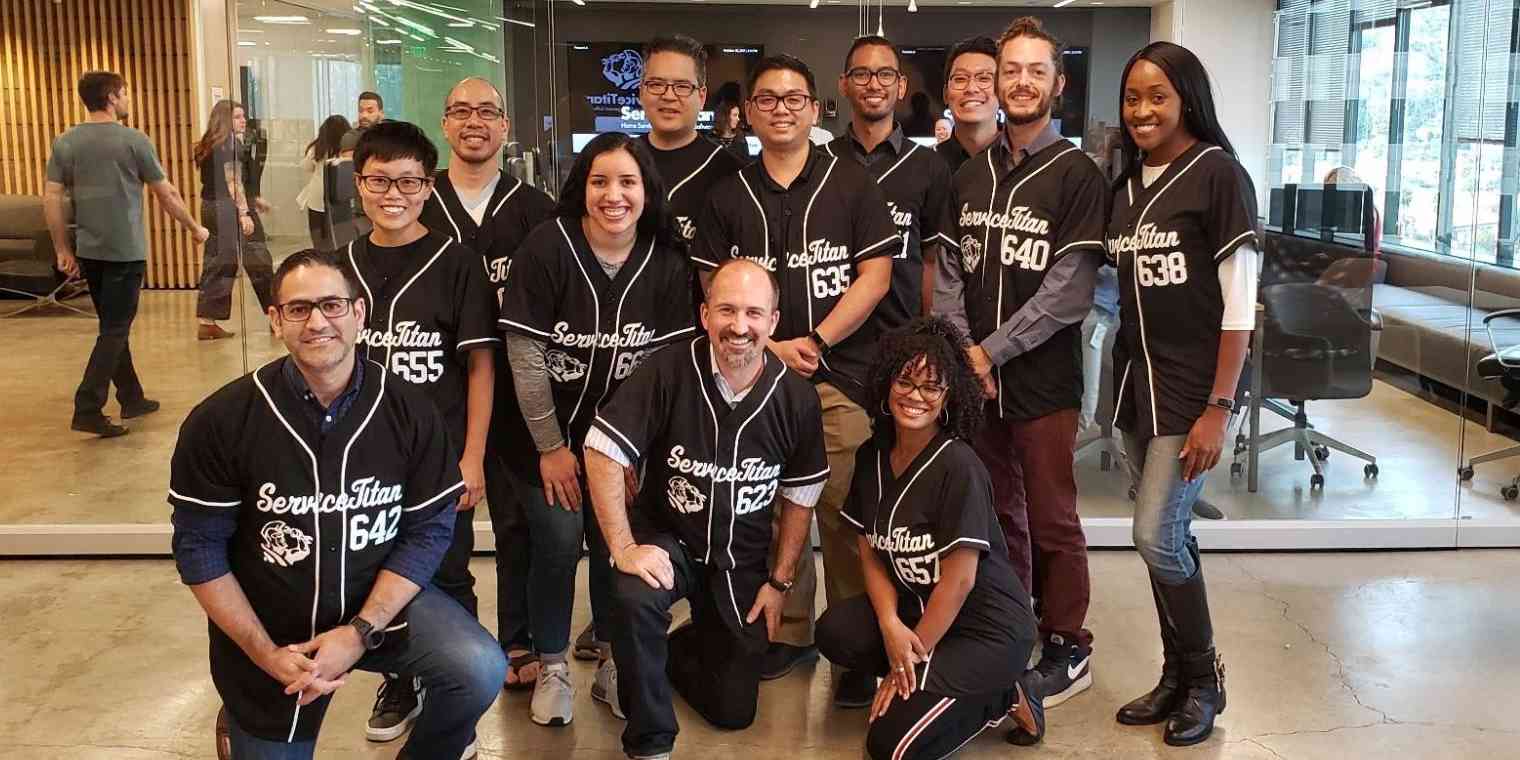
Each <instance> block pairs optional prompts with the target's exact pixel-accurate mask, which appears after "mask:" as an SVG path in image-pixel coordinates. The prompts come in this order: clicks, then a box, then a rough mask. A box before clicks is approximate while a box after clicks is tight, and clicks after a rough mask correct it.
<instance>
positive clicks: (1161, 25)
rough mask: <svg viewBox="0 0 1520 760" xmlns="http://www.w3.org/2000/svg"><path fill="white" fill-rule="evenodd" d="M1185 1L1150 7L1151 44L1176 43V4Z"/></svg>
mask: <svg viewBox="0 0 1520 760" xmlns="http://www.w3.org/2000/svg"><path fill="white" fill-rule="evenodd" d="M1179 2H1187V0H1168V1H1167V2H1164V3H1156V4H1155V5H1153V6H1151V42H1163V41H1164V42H1177V40H1178V37H1179V35H1178V33H1177V32H1178V30H1177V21H1178V20H1179V19H1180V15H1179V14H1178V12H1177V4H1178V3H1179Z"/></svg>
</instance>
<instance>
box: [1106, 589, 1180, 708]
mask: <svg viewBox="0 0 1520 760" xmlns="http://www.w3.org/2000/svg"><path fill="white" fill-rule="evenodd" d="M1151 597H1152V598H1153V599H1154V600H1155V602H1156V618H1157V620H1158V621H1160V623H1161V652H1162V658H1163V659H1162V662H1161V680H1160V681H1159V682H1158V683H1157V684H1156V688H1154V689H1151V690H1150V691H1149V692H1147V693H1146V694H1144V695H1142V696H1140V697H1137V698H1135V699H1134V700H1132V701H1131V702H1130V703H1129V704H1127V705H1125V706H1123V707H1121V708H1119V714H1118V715H1117V716H1116V719H1117V720H1118V721H1119V722H1120V723H1123V724H1124V725H1127V726H1151V725H1155V724H1157V723H1161V722H1163V721H1165V720H1166V719H1167V718H1169V717H1171V715H1172V712H1173V711H1175V710H1176V709H1177V705H1178V704H1179V703H1180V702H1181V701H1182V697H1183V696H1184V695H1185V694H1186V691H1185V690H1184V689H1183V688H1182V657H1181V655H1180V654H1179V653H1178V652H1177V631H1176V628H1175V627H1174V626H1173V625H1172V617H1171V615H1170V614H1169V613H1168V612H1167V611H1166V606H1165V602H1164V601H1163V599H1162V596H1161V584H1160V583H1159V582H1158V581H1157V580H1156V576H1154V575H1152V576H1151Z"/></svg>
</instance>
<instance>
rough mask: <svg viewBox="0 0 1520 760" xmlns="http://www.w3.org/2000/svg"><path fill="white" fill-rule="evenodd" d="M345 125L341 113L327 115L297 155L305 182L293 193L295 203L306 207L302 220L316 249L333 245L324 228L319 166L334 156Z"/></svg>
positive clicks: (324, 215)
mask: <svg viewBox="0 0 1520 760" xmlns="http://www.w3.org/2000/svg"><path fill="white" fill-rule="evenodd" d="M349 129H350V127H349V124H348V119H345V118H343V117H342V116H341V115H338V114H333V115H332V116H329V117H327V120H326V121H323V122H322V126H321V128H319V129H318V130H317V139H315V140H312V141H311V142H310V143H309V144H307V146H306V155H305V156H303V157H302V158H301V171H302V172H305V174H306V186H305V187H304V188H302V189H301V194H300V195H297V196H296V205H298V206H300V207H301V208H304V209H306V222H307V225H308V226H309V227H310V228H311V244H312V247H314V248H316V249H317V250H319V251H330V250H332V249H333V248H335V247H336V246H335V245H334V243H333V240H332V235H331V234H329V230H328V229H327V206H326V202H325V200H324V195H323V189H322V182H323V176H322V175H323V172H322V167H323V166H324V165H325V164H326V163H327V161H328V160H330V159H334V158H337V157H338V151H339V147H340V143H342V142H343V135H345V134H348V131H349Z"/></svg>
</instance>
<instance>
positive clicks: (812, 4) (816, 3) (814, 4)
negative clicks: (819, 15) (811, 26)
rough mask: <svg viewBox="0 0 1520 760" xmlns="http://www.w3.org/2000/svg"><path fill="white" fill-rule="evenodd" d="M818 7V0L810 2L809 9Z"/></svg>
mask: <svg viewBox="0 0 1520 760" xmlns="http://www.w3.org/2000/svg"><path fill="white" fill-rule="evenodd" d="M817 7H818V0H813V1H812V2H810V3H808V10H812V9H814V8H817Z"/></svg>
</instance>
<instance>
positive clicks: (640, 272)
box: [570, 238, 654, 420]
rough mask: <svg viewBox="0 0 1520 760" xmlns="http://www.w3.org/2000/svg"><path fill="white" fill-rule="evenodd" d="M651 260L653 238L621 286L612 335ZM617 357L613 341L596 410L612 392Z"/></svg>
mask: <svg viewBox="0 0 1520 760" xmlns="http://www.w3.org/2000/svg"><path fill="white" fill-rule="evenodd" d="M591 255H592V256H595V255H596V252H595V251H593V252H592V253H591ZM653 259H654V238H650V239H649V250H647V251H645V252H644V261H643V262H641V263H640V264H639V268H638V270H636V271H635V272H634V273H633V276H632V277H630V278H628V284H627V285H624V286H623V292H622V294H621V295H619V296H618V305H617V311H615V312H613V313H612V329H613V330H614V332H613V334H614V335H616V334H617V332H616V331H617V330H618V329H619V325H622V324H623V303H624V302H626V301H627V300H628V291H630V290H633V284H634V283H635V282H638V280H639V277H640V276H641V275H643V274H644V270H645V269H647V268H649V262H650V261H652V260H653ZM596 329H597V335H601V330H602V328H601V320H597V328H596ZM617 357H618V347H617V342H616V341H613V344H612V359H611V364H609V365H608V367H607V382H605V383H602V395H601V396H599V397H598V398H597V400H596V408H597V409H600V408H602V402H604V401H606V400H607V392H608V391H610V390H612V370H613V368H614V367H617ZM587 366H588V369H587V370H586V371H587V372H588V373H589V372H590V369H589V367H590V366H591V365H587ZM588 382H589V381H588ZM593 414H594V412H593ZM570 419H572V420H573V419H575V417H574V416H573V415H572V416H571V418H570Z"/></svg>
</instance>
